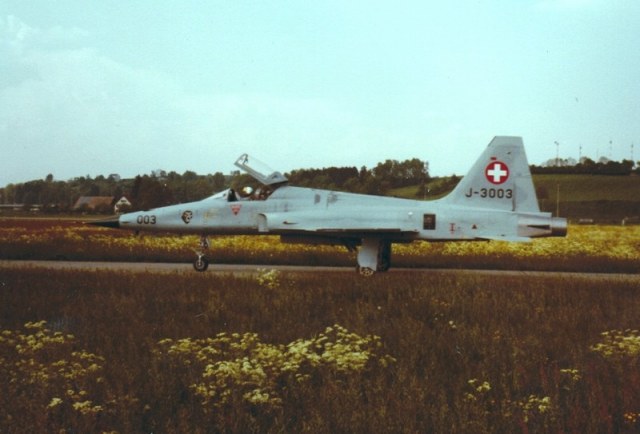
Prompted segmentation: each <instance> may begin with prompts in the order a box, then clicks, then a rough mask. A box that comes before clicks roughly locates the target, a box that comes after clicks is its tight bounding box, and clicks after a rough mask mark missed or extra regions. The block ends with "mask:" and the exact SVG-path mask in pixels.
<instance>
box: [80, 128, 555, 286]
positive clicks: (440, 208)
mask: <svg viewBox="0 0 640 434" xmlns="http://www.w3.org/2000/svg"><path fill="white" fill-rule="evenodd" d="M235 165H236V166H237V167H238V168H240V169H241V170H243V171H244V172H246V173H247V174H249V175H251V176H252V177H253V178H255V179H256V180H257V181H258V182H259V183H260V184H261V187H260V188H258V189H256V191H254V192H251V194H247V192H245V194H244V195H243V194H242V192H239V191H234V190H233V189H231V188H229V189H227V190H224V191H221V192H219V193H217V194H214V195H213V196H211V197H208V198H206V199H203V200H201V201H198V202H190V203H183V204H178V205H171V206H165V207H161V208H156V209H151V210H148V211H139V212H132V213H128V214H123V215H121V216H119V217H118V218H114V219H108V220H101V221H93V222H90V223H92V224H95V225H99V226H106V227H110V228H119V229H130V230H134V231H156V232H160V231H162V232H176V233H185V234H197V235H200V237H201V238H200V249H199V250H198V251H197V252H196V259H195V261H194V263H193V265H194V268H195V269H196V270H197V271H205V270H206V269H207V267H208V266H209V259H208V258H207V256H206V250H207V248H208V246H209V242H208V238H207V237H208V236H210V235H280V240H281V241H282V242H284V243H306V244H329V245H342V246H345V247H346V248H347V249H349V250H354V251H355V250H357V252H358V253H357V262H358V265H357V271H358V272H359V273H360V274H361V275H363V276H370V275H372V274H374V273H375V272H376V271H387V270H388V269H389V267H390V265H391V246H392V245H393V244H394V243H410V242H412V241H418V240H425V241H474V240H485V241H486V240H500V241H530V240H531V238H535V237H550V236H551V237H554V236H559V237H562V236H565V235H566V233H567V221H566V219H564V218H558V217H552V216H551V213H546V212H540V208H539V207H538V200H537V197H536V193H535V189H534V186H533V182H532V180H531V173H530V171H529V164H528V162H527V157H526V155H525V151H524V145H523V143H522V138H521V137H506V136H498V137H495V138H494V139H493V140H492V141H491V143H489V146H488V147H487V148H486V149H485V151H484V152H483V153H482V155H481V156H480V158H479V159H478V160H477V161H476V163H475V164H474V165H473V167H472V168H471V170H470V171H469V173H468V174H467V176H465V177H464V178H463V179H462V180H461V181H460V183H459V184H458V185H457V186H456V188H455V189H454V190H453V191H452V192H451V193H450V194H449V195H447V196H446V197H444V198H442V199H439V200H433V201H419V200H410V199H399V198H392V197H379V196H371V195H363V194H353V193H343V192H337V191H327V190H316V189H313V188H301V187H294V186H290V185H288V180H287V178H286V177H284V176H283V175H282V174H281V173H280V172H276V171H272V170H270V169H268V168H267V167H266V166H264V165H263V164H262V163H260V162H259V161H258V160H255V159H254V158H252V157H250V156H249V155H247V154H243V155H241V156H240V157H239V158H238V159H237V160H236V162H235Z"/></svg>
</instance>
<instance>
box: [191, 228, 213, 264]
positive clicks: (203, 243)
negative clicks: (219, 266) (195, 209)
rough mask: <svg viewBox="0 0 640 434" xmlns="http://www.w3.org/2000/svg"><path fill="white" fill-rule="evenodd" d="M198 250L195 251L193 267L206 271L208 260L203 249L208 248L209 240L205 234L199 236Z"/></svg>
mask: <svg viewBox="0 0 640 434" xmlns="http://www.w3.org/2000/svg"><path fill="white" fill-rule="evenodd" d="M199 247H200V250H197V251H196V260H195V261H193V268H194V269H195V270H196V271H200V272H202V271H206V270H207V268H209V260H208V259H207V257H206V256H205V251H206V250H208V249H209V240H208V239H207V237H206V236H204V235H203V236H201V237H200V245H199Z"/></svg>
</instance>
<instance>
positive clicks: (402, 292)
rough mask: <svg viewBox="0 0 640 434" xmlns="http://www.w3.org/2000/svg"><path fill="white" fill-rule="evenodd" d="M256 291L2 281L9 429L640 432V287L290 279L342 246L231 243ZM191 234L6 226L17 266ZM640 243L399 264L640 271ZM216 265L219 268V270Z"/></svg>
mask: <svg viewBox="0 0 640 434" xmlns="http://www.w3.org/2000/svg"><path fill="white" fill-rule="evenodd" d="M212 244H213V245H212V256H213V257H214V258H216V259H214V261H218V262H238V263H251V264H262V265H260V267H261V268H262V270H261V271H259V272H258V273H257V274H255V275H252V276H244V277H243V276H232V275H220V274H213V273H202V274H200V273H195V272H192V273H184V274H183V273H174V274H152V273H130V272H107V271H65V270H47V269H36V268H32V269H30V268H25V269H19V268H10V267H5V268H2V267H1V266H0V391H1V393H0V433H23V432H118V433H138V432H139V433H148V432H157V433H161V432H164V433H184V432H195V433H209V432H211V433H215V432H238V433H240V432H242V433H244V432H274V433H275V432H310V433H318V432H319V433H330V432H331V433H334V432H363V433H364V432H367V433H368V432H407V433H409V432H411V433H414V432H437V433H450V432H454V433H496V432H499V433H533V432H549V433H551V432H553V433H556V432H576V433H577V432H580V433H633V432H638V431H639V430H640V332H638V328H639V327H640V326H639V322H640V321H639V319H638V318H639V317H638V311H639V309H640V297H638V290H639V289H640V288H639V285H638V280H637V279H635V278H620V277H617V276H615V275H612V276H611V277H610V278H602V277H601V278H598V279H597V280H592V279H591V278H589V277H588V276H584V277H576V276H574V275H569V276H564V277H563V276H554V275H549V276H532V275H528V276H524V277H519V276H487V275H472V274H469V273H460V274H456V273H453V274H452V273H451V272H449V273H439V272H437V271H433V272H431V273H423V272H421V273H415V272H412V271H411V270H407V271H406V272H404V273H393V274H385V273H379V274H377V275H376V276H374V277H373V278H371V279H363V278H361V277H360V276H358V275H357V274H356V273H355V272H354V273H352V274H351V273H322V274H313V273H304V274H296V273H284V272H278V271H275V270H270V269H269V264H275V263H281V264H311V265H313V264H319V265H332V264H333V265H347V264H349V265H352V264H354V263H355V258H354V257H353V254H349V253H347V252H346V251H344V249H339V248H332V247H307V246H290V245H283V244H281V243H279V242H278V240H277V238H273V237H223V238H219V239H215V240H214V241H213V243H212ZM195 245H196V238H195V237H174V236H169V235H159V236H143V237H134V236H131V235H130V234H128V233H126V232H118V231H109V230H107V229H104V228H96V227H91V226H85V225H82V224H78V222H74V221H72V220H64V221H61V220H1V221H0V257H1V258H3V259H6V258H12V259H44V258H66V259H93V260H130V261H131V260H147V261H149V260H152V261H153V260H157V261H167V260H169V261H183V260H184V261H187V260H189V259H190V258H191V256H192V255H193V252H192V250H191V249H192V248H193V246H195ZM639 252H640V227H638V226H626V227H621V226H572V227H571V228H570V235H569V237H567V238H566V239H544V240H537V241H535V242H534V243H531V244H507V243H440V244H429V243H414V244H411V245H407V246H398V248H396V249H395V250H394V263H395V264H396V265H400V266H405V267H416V266H424V265H425V264H429V265H430V266H432V267H445V268H470V267H471V268H474V267H475V268H483V267H489V268H506V269H528V270H564V271H567V270H573V271H576V270H578V271H602V272H611V271H618V272H631V273H637V272H638V271H640V265H639V262H640V253H639ZM212 266H215V265H212Z"/></svg>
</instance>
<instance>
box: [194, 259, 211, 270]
mask: <svg viewBox="0 0 640 434" xmlns="http://www.w3.org/2000/svg"><path fill="white" fill-rule="evenodd" d="M193 268H194V269H195V270H196V271H199V272H203V271H206V270H207V268H209V260H208V259H207V258H205V257H204V256H198V257H197V258H196V260H195V261H193Z"/></svg>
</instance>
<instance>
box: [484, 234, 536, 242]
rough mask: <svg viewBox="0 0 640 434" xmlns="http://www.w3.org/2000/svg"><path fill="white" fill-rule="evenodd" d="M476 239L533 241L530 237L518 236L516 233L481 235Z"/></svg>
mask: <svg viewBox="0 0 640 434" xmlns="http://www.w3.org/2000/svg"><path fill="white" fill-rule="evenodd" d="M476 239H478V240H487V241H510V242H514V243H530V242H531V241H532V240H531V238H529V237H518V236H516V235H489V236H482V235H479V236H477V237H476Z"/></svg>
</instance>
